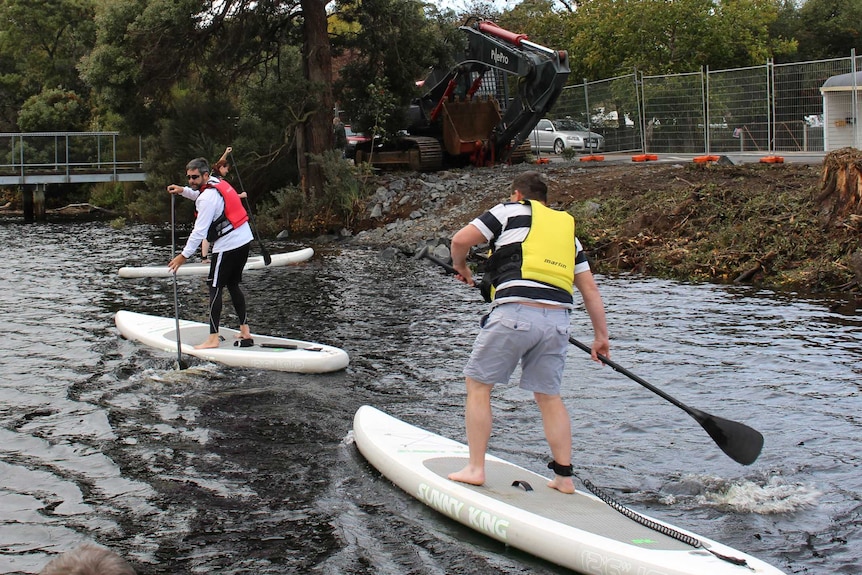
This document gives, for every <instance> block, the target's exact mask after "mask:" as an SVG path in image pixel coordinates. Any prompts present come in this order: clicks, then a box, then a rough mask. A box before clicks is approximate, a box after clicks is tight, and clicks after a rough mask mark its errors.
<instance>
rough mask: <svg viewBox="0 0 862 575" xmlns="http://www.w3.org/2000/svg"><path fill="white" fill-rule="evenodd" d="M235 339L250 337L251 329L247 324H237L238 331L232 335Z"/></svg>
mask: <svg viewBox="0 0 862 575" xmlns="http://www.w3.org/2000/svg"><path fill="white" fill-rule="evenodd" d="M234 337H235V338H236V339H251V330H250V329H249V327H248V324H243V325H241V326H239V333H238V334H236V335H234Z"/></svg>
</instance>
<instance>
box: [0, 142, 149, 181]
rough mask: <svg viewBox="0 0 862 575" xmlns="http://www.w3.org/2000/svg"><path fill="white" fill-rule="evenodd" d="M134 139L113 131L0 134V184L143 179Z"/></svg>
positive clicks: (139, 149)
mask: <svg viewBox="0 0 862 575" xmlns="http://www.w3.org/2000/svg"><path fill="white" fill-rule="evenodd" d="M144 180H146V174H145V172H144V162H143V148H142V141H141V138H140V137H139V136H121V135H120V133H119V132H29V133H22V132H17V133H9V132H5V133H0V185H29V184H37V185H38V184H54V183H86V182H107V181H115V182H117V181H144Z"/></svg>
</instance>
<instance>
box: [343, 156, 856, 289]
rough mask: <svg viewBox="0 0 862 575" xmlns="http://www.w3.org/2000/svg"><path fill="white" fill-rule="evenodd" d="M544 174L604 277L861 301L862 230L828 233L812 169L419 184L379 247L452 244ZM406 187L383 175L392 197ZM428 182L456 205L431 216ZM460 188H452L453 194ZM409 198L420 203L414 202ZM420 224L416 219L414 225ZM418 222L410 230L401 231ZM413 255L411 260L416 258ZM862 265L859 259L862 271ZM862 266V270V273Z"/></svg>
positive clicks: (371, 221)
mask: <svg viewBox="0 0 862 575" xmlns="http://www.w3.org/2000/svg"><path fill="white" fill-rule="evenodd" d="M527 169H535V170H538V171H541V172H542V173H543V174H544V175H545V177H546V178H547V181H548V184H549V203H550V204H551V205H552V206H554V207H557V208H560V209H566V210H568V211H570V212H572V213H573V214H574V215H575V218H576V220H577V222H578V236H579V238H580V239H581V241H582V243H583V244H584V246H585V249H586V250H587V252H588V255H589V256H590V257H591V259H592V260H593V261H594V262H595V264H594V267H595V268H596V269H598V270H599V271H600V272H618V271H633V272H638V273H644V274H648V275H655V276H662V277H671V278H676V279H681V280H694V281H716V282H722V283H730V282H735V283H750V284H754V285H759V286H764V287H776V288H788V289H800V290H804V291H811V292H824V291H828V292H835V291H838V292H842V291H843V292H846V291H852V292H854V293H858V292H859V290H860V285H862V265H860V261H862V255H859V253H862V242H860V231H862V221H860V220H862V218H858V219H853V220H850V221H841V222H832V223H827V222H826V221H825V220H824V217H823V211H824V208H823V206H820V205H816V203H815V198H816V197H817V196H818V194H819V191H820V189H821V178H822V170H823V166H822V165H821V164H803V163H783V164H766V163H748V164H740V165H733V164H721V163H720V162H716V163H709V164H697V163H694V162H684V163H673V162H643V163H638V162H621V161H616V162H579V161H578V160H577V159H575V160H571V161H557V162H552V163H549V164H539V165H521V166H508V167H505V168H482V169H474V170H473V171H470V172H466V171H464V170H457V171H452V172H441V173H438V174H435V175H428V174H424V175H423V174H419V175H417V174H413V176H412V177H409V178H407V179H408V183H407V184H406V186H405V187H404V191H403V192H401V193H400V194H399V196H398V197H396V198H395V199H394V200H393V205H396V204H397V208H395V209H393V210H392V211H391V212H389V213H387V214H386V215H385V216H384V217H378V218H365V219H363V220H361V221H359V222H357V223H356V228H355V229H356V230H369V229H373V228H378V229H380V228H382V227H384V226H388V227H389V230H388V231H387V233H386V234H385V235H384V236H382V237H379V238H378V239H381V241H380V242H379V243H381V244H385V243H387V242H388V243H389V244H390V245H392V244H396V243H398V244H400V245H402V246H409V245H416V243H417V242H421V241H423V240H428V239H429V238H433V237H437V238H445V237H451V234H452V233H454V232H455V231H457V229H459V228H460V227H461V226H463V225H465V224H467V223H468V222H469V221H470V219H472V218H473V217H475V216H476V215H478V214H479V213H481V212H482V211H483V210H485V209H488V208H489V207H491V206H493V205H494V204H495V203H497V202H499V201H501V200H503V199H505V198H506V196H507V195H508V185H509V183H510V182H511V180H512V178H513V177H514V175H515V174H516V173H517V172H520V171H522V170H527ZM399 177H400V178H402V179H403V178H405V176H404V175H400V176H396V175H392V174H384V175H381V176H380V177H379V179H378V181H377V182H376V185H379V186H383V187H386V186H388V185H391V182H392V181H393V179H396V178H399ZM420 179H425V180H426V181H427V180H430V181H432V182H435V181H439V182H440V184H438V186H440V185H443V184H446V183H447V182H449V184H448V185H449V186H450V188H452V187H454V189H455V191H454V192H451V193H449V195H448V196H447V198H446V201H445V202H437V203H436V204H434V206H432V207H431V208H430V209H429V206H428V203H427V201H426V202H425V205H424V208H425V209H424V212H423V215H422V216H421V217H418V218H417V217H416V215H415V214H416V213H417V212H416V210H419V209H420V208H422V207H423V205H422V202H421V201H420V200H421V198H422V194H417V193H416V190H417V188H418V189H420V190H421V189H422V186H421V185H416V182H417V181H418V180H420ZM453 181H454V182H457V184H452V183H451V182H453ZM405 196H406V197H407V199H409V200H410V201H405V200H404V199H403V198H404V197H405ZM411 214H412V215H411ZM410 218H414V221H413V222H412V223H411V225H410V226H402V227H401V228H398V227H397V226H395V225H394V224H393V223H392V222H395V221H397V220H402V221H404V220H408V219H410ZM405 251H406V249H405ZM854 257H855V259H854ZM854 262H855V263H854Z"/></svg>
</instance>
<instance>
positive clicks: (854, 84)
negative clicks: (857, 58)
mask: <svg viewBox="0 0 862 575" xmlns="http://www.w3.org/2000/svg"><path fill="white" fill-rule="evenodd" d="M860 90H862V72H856V73H855V74H853V73H850V74H839V75H837V76H832V77H830V78H829V79H827V80H826V82H824V83H823V86H822V87H821V88H820V93H821V94H822V95H823V148H824V150H825V151H827V152H829V151H831V150H838V149H839V148H846V147H851V148H859V147H860V146H862V94H860Z"/></svg>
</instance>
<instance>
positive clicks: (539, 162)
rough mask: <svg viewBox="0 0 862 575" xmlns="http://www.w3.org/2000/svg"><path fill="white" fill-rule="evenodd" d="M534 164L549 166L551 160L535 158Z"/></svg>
mask: <svg viewBox="0 0 862 575" xmlns="http://www.w3.org/2000/svg"><path fill="white" fill-rule="evenodd" d="M534 163H536V164H549V163H551V159H550V158H536V161H535V162H534Z"/></svg>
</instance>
